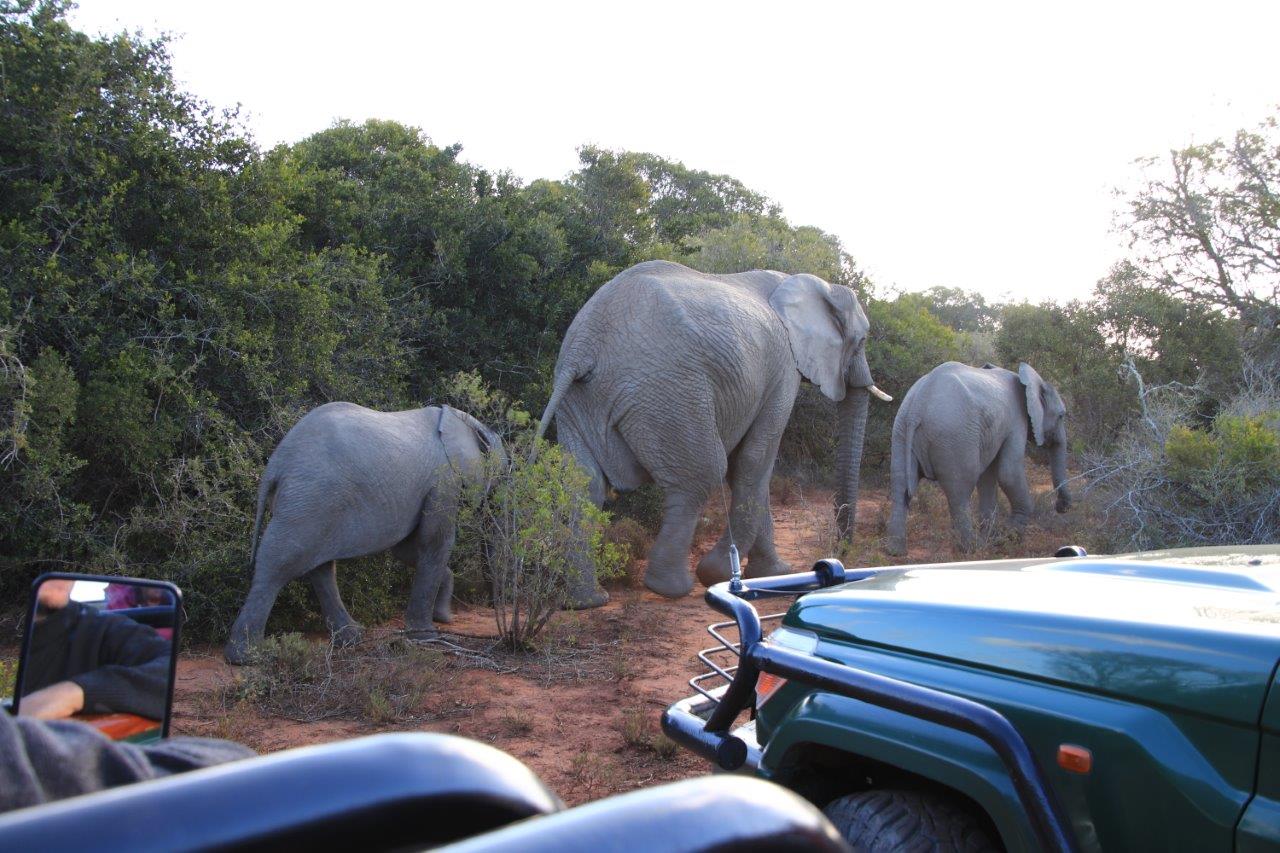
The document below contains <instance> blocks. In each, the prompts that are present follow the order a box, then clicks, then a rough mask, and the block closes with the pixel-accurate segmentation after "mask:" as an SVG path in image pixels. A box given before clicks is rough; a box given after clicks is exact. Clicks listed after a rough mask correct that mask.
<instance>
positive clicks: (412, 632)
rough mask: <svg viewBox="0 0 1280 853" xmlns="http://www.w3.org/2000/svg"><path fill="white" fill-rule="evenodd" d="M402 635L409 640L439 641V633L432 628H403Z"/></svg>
mask: <svg viewBox="0 0 1280 853" xmlns="http://www.w3.org/2000/svg"><path fill="white" fill-rule="evenodd" d="M404 635H405V637H406V638H408V639H410V640H419V641H425V640H438V639H440V632H439V631H437V630H436V629H435V627H434V626H432V627H430V628H405V630H404Z"/></svg>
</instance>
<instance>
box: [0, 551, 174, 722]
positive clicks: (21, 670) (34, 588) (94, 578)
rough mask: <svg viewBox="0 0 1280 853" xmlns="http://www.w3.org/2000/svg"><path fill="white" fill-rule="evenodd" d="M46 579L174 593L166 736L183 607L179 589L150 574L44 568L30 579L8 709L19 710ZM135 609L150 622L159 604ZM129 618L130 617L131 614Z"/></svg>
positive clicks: (13, 711)
mask: <svg viewBox="0 0 1280 853" xmlns="http://www.w3.org/2000/svg"><path fill="white" fill-rule="evenodd" d="M49 580H71V581H89V582H90V583H123V584H131V585H133V586H149V587H153V588H154V587H158V588H160V589H163V590H165V591H166V592H168V593H169V594H170V595H172V596H173V626H172V627H173V646H172V648H171V649H170V651H169V683H168V684H167V685H166V688H165V697H164V720H163V721H162V722H161V727H160V737H168V736H169V721H170V719H171V718H172V717H173V688H174V685H175V684H176V683H177V680H178V649H179V644H180V643H181V642H182V617H183V614H184V613H185V611H184V610H183V609H182V590H180V589H178V587H177V586H176V585H174V584H172V583H170V582H169V581H158V580H151V579H149V578H126V577H120V576H118V575H81V574H75V573H74V572H47V573H45V574H43V575H40V577H38V578H36V579H35V580H34V581H32V582H31V594H30V598H29V600H28V601H27V622H26V626H25V628H24V629H23V632H22V652H21V653H20V655H19V656H18V673H17V677H16V678H15V679H14V684H13V704H12V705H11V706H10V708H9V713H12V714H16V713H18V708H19V706H20V704H21V702H22V682H23V679H24V676H25V675H26V669H27V651H28V646H29V645H30V643H31V633H32V626H33V625H35V618H36V605H37V598H36V595H37V593H38V592H39V591H40V584H42V583H44V582H45V581H49ZM131 609H132V610H135V611H141V612H142V615H143V616H144V618H143V619H140V620H138V621H140V622H142V623H143V624H150V622H149V621H148V618H145V617H148V614H149V612H150V611H153V610H157V609H159V608H154V607H146V608H131ZM110 612H117V613H120V614H122V615H125V616H129V615H130V612H129V610H128V609H125V610H119V611H110ZM131 618H132V617H131Z"/></svg>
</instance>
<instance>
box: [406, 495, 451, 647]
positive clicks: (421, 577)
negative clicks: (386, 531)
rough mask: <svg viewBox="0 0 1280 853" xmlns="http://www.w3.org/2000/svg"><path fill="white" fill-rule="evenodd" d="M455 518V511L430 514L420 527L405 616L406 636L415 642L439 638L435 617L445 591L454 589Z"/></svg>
mask: <svg viewBox="0 0 1280 853" xmlns="http://www.w3.org/2000/svg"><path fill="white" fill-rule="evenodd" d="M454 517H455V514H454V512H452V511H441V510H436V511H428V512H426V513H424V515H423V519H422V523H421V524H420V525H419V527H418V533H417V537H416V540H415V541H416V545H417V560H416V566H415V569H414V573H413V583H412V585H411V586H410V587H409V607H408V608H407V609H406V610H405V614H404V627H405V633H407V634H408V635H409V637H411V638H413V639H415V640H432V639H435V638H436V637H438V636H440V632H439V631H437V630H436V626H435V622H434V621H433V617H434V615H435V613H436V610H437V608H438V607H439V602H440V595H441V593H442V591H443V589H444V588H445V587H446V586H451V585H452V578H450V577H449V554H450V552H452V551H453V540H454V535H455V529H454ZM446 578H449V583H446V580H445V579H446Z"/></svg>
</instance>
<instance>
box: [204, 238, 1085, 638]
mask: <svg viewBox="0 0 1280 853" xmlns="http://www.w3.org/2000/svg"><path fill="white" fill-rule="evenodd" d="M869 331H870V329H869V323H868V320H867V315H866V313H865V312H864V311H863V309H862V306H861V305H860V304H859V302H858V298H857V296H856V295H855V294H854V292H853V290H852V289H850V288H848V287H844V286H842V285H832V284H829V283H827V282H826V281H824V280H822V279H821V278H818V277H817V276H813V275H807V274H800V275H786V274H783V273H779V272H774V271H770V270H756V271H751V272H744V273H737V274H733V275H711V274H707V273H702V272H697V271H695V270H692V269H689V268H687V267H684V266H681V265H680V264H677V263H672V262H669V261H649V262H646V263H642V264H639V265H637V266H634V267H631V268H630V269H628V270H625V271H623V272H622V273H620V274H618V275H617V276H616V277H614V278H613V279H612V280H611V281H609V282H608V283H607V284H605V285H604V286H603V287H601V288H600V289H599V290H598V291H597V292H596V293H595V295H593V296H592V297H591V298H590V299H589V300H588V301H587V303H586V304H585V305H584V306H583V307H582V309H581V310H580V311H579V312H578V314H577V316H576V317H575V318H574V320H573V322H572V324H571V325H570V326H569V329H568V332H567V333H566V335H565V339H564V343H563V345H562V346H561V349H560V356H559V359H558V360H557V362H556V366H555V374H554V381H553V386H552V394H551V399H550V401H549V402H548V404H547V407H546V410H545V412H544V413H543V416H542V419H541V422H540V423H539V425H538V435H539V436H542V435H543V434H544V433H545V432H546V430H547V427H548V426H549V424H550V422H551V421H552V419H553V418H554V420H555V422H556V433H557V440H558V441H559V442H560V444H561V445H563V446H564V447H565V448H566V450H567V451H568V452H569V453H570V454H571V455H572V456H573V457H574V459H575V460H576V461H577V462H578V463H579V464H580V465H582V467H583V468H584V469H585V470H586V472H587V473H588V475H589V476H590V491H591V498H592V500H593V501H594V502H595V503H596V504H597V505H599V504H602V503H603V502H604V500H605V498H606V496H607V494H608V493H609V491H610V490H611V489H612V490H617V491H619V492H625V491H628V490H631V489H634V488H636V487H638V486H640V485H642V484H644V483H650V482H653V483H657V484H658V485H659V486H660V487H661V488H662V492H663V496H664V507H663V518H662V526H661V529H660V532H659V533H658V535H657V537H656V538H655V540H654V543H653V546H652V548H651V549H650V552H649V555H648V567H647V569H646V573H645V577H644V583H645V585H646V586H647V587H649V588H650V589H651V590H653V591H655V592H657V593H660V594H662V595H664V596H668V597H680V596H683V595H686V594H687V593H688V592H689V591H690V590H691V589H692V588H693V577H692V576H691V574H690V572H689V562H688V561H689V551H690V549H691V547H692V544H693V536H694V531H695V527H696V525H697V521H698V518H699V516H700V514H701V511H702V508H703V506H704V505H705V504H706V502H707V501H708V500H709V499H711V498H713V497H715V496H716V495H717V493H718V492H720V491H721V490H722V489H723V488H724V484H725V483H726V482H727V484H728V499H727V502H728V505H729V516H728V525H727V528H726V530H725V531H724V534H723V535H722V536H721V537H720V540H719V541H718V542H717V543H716V545H715V547H714V548H712V549H711V551H710V552H709V553H708V554H707V555H706V556H704V557H703V558H702V559H701V560H700V561H699V563H698V565H697V572H696V574H697V578H698V580H699V581H701V582H702V583H703V584H705V585H708V586H709V585H711V584H714V583H717V582H719V581H723V580H727V579H728V578H729V573H730V555H729V548H730V545H731V544H733V545H736V547H737V548H738V550H739V551H740V553H742V554H744V555H745V556H746V565H745V567H744V570H743V573H744V575H745V576H746V577H748V578H750V577H761V576H765V575H773V574H780V573H784V572H787V571H789V567H788V566H787V564H786V563H785V562H783V561H782V559H781V558H779V556H778V553H777V551H776V549H775V547H774V541H773V521H772V516H771V513H770V509H769V481H770V478H771V476H772V473H773V466H774V461H775V459H776V457H777V452H778V445H779V442H780V441H781V439H782V434H783V431H784V429H785V428H786V425H787V421H788V419H789V418H790V416H791V410H792V407H793V405H794V403H795V398H796V394H797V391H798V389H799V386H800V382H801V380H802V379H806V380H808V381H809V382H810V383H812V384H813V385H815V386H817V387H818V388H819V389H820V390H821V392H822V393H823V394H824V395H825V396H827V397H828V398H830V399H831V400H832V401H834V402H835V403H836V408H837V419H838V430H839V439H838V444H837V451H836V469H837V470H836V472H835V475H836V483H837V487H836V492H835V513H836V520H837V524H838V527H839V530H840V532H841V535H842V536H844V537H849V536H851V535H852V532H853V526H854V516H855V511H856V508H857V502H858V485H859V469H860V466H861V459H862V445H863V439H864V436H865V431H866V422H867V411H868V405H869V404H868V398H869V397H871V396H875V397H877V398H878V399H880V400H884V401H890V400H891V399H892V398H891V397H889V396H888V395H887V394H885V393H884V392H882V391H881V390H880V389H878V388H877V387H876V386H875V383H874V381H873V379H872V376H871V370H870V367H869V365H868V362H867V353H866V346H867V339H868V334H869ZM1065 414H1066V412H1065V407H1064V406H1063V403H1062V399H1061V397H1060V396H1059V395H1058V392H1057V391H1056V390H1055V389H1054V388H1053V387H1052V386H1051V385H1049V384H1048V383H1046V382H1044V381H1043V380H1042V379H1041V378H1040V376H1039V375H1038V374H1037V373H1036V372H1035V371H1034V370H1033V369H1032V368H1031V367H1030V366H1029V365H1027V364H1021V365H1019V368H1018V371H1017V373H1013V372H1011V371H1008V370H1004V369H1001V368H999V367H995V366H994V365H985V366H984V367H982V368H973V367H968V366H966V365H962V364H958V363H956V362H947V363H946V364H942V365H939V366H938V367H937V368H935V369H934V370H932V371H931V372H929V373H928V374H927V375H925V376H924V377H922V378H921V379H920V380H919V381H917V382H916V383H915V384H914V385H913V386H912V387H911V389H910V390H909V391H908V392H907V395H906V397H905V398H904V399H903V401H902V404H901V406H900V408H899V411H898V414H897V417H896V419H895V421H894V426H893V438H892V455H891V480H890V493H891V502H892V514H891V517H890V519H889V524H888V531H887V534H888V535H887V549H888V550H889V552H890V553H893V554H903V553H905V550H906V513H907V506H908V504H909V502H910V500H911V497H912V496H913V495H914V494H915V491H916V488H917V486H918V484H919V481H920V480H921V479H930V480H935V481H937V482H938V484H939V485H940V486H941V488H942V490H943V492H944V493H945V494H946V496H947V500H948V503H949V505H950V509H951V518H952V523H953V526H954V529H955V533H956V536H957V537H958V539H959V542H960V545H961V546H962V547H964V548H970V547H972V544H973V527H972V523H971V521H970V518H969V499H970V495H971V494H972V492H973V490H974V489H975V488H977V489H978V493H979V517H980V521H981V522H982V523H984V524H990V523H991V522H992V521H993V520H994V515H995V509H996V502H995V490H996V487H997V486H999V487H1000V489H1001V490H1002V491H1004V493H1005V495H1006V497H1007V498H1008V500H1009V504H1010V507H1011V509H1012V521H1013V523H1014V524H1015V525H1017V526H1019V527H1020V526H1022V525H1024V524H1025V523H1026V521H1027V519H1028V517H1029V515H1030V512H1031V501H1030V497H1029V491H1028V487H1027V480H1026V473H1025V470H1024V467H1023V456H1024V454H1025V450H1026V443H1027V439H1028V436H1031V437H1033V438H1034V440H1035V442H1036V444H1037V445H1043V446H1047V447H1049V448H1050V452H1051V459H1052V470H1053V482H1054V486H1055V488H1056V489H1057V493H1058V503H1057V508H1058V511H1059V512H1062V511H1065V510H1066V508H1067V506H1068V505H1069V502H1070V498H1069V495H1068V492H1067V487H1066V426H1065ZM504 453H505V451H504V448H503V445H502V441H501V440H500V438H499V437H498V436H497V435H495V434H494V433H493V432H492V431H491V430H490V429H489V428H488V427H486V426H485V425H484V424H482V423H480V422H479V421H477V420H476V419H474V418H472V417H471V416H470V415H468V414H466V413H464V412H460V411H458V410H456V409H452V408H449V407H435V406H430V407H427V408H423V409H415V410H410V411H403V412H375V411H372V410H370V409H365V408H363V407H361V406H356V405H353V404H350V403H329V404H327V405H324V406H321V407H319V408H317V409H315V410H313V411H312V412H310V413H308V414H307V415H306V416H305V417H304V418H302V420H300V421H299V422H298V423H297V424H296V425H295V426H294V427H293V429H291V430H290V431H289V432H288V434H286V435H285V437H284V438H283V439H282V440H281V442H280V445H279V446H278V447H277V448H276V450H275V452H274V453H272V455H271V458H270V460H269V461H268V462H267V467H266V471H265V472H264V474H263V478H262V483H261V486H260V488H259V490H258V506H257V514H256V519H255V524H254V537H253V539H254V547H253V557H252V559H253V569H254V571H253V581H252V585H251V588H250V590H249V594H248V597H247V599H246V601H245V603H244V605H243V607H242V608H241V610H240V614H239V616H238V617H237V619H236V621H235V624H234V626H233V627H232V629H231V636H230V639H229V641H228V644H227V647H226V657H227V659H228V660H229V661H231V662H232V663H242V662H244V660H245V658H246V655H247V651H248V649H249V647H250V645H251V644H253V643H254V642H256V641H258V640H260V639H261V638H262V635H263V630H264V627H265V625H266V621H267V616H268V614H269V613H270V610H271V608H272V605H273V604H274V602H275V599H276V596H277V594H278V593H279V592H280V590H281V589H282V588H283V587H284V585H285V584H286V583H288V582H289V581H290V580H293V579H295V578H299V577H302V576H304V575H305V576H306V577H307V578H308V579H309V580H310V582H311V584H312V587H313V589H314V590H315V593H316V596H317V598H318V599H319V601H320V605H321V608H322V611H323V613H324V617H325V620H326V622H327V623H328V625H329V628H330V630H331V631H333V632H334V634H335V636H336V637H337V638H338V639H354V638H355V637H356V636H358V633H359V627H358V626H357V625H356V623H355V622H354V620H353V619H352V618H351V616H350V615H349V614H348V613H347V611H346V608H345V607H344V606H343V603H342V600H341V598H340V597H339V594H338V589H337V584H336V577H335V572H336V561H337V560H341V559H348V558H352V557H358V556H363V555H367V554H373V553H378V552H381V551H387V550H390V551H391V552H392V553H393V554H394V555H395V556H396V557H397V558H398V559H400V560H402V561H404V562H405V563H407V564H408V565H409V566H410V567H412V568H413V569H414V571H415V573H414V577H413V583H412V587H411V590H410V594H409V604H408V609H407V611H406V616H405V625H406V628H407V630H408V631H409V632H410V634H411V635H414V636H418V637H430V636H433V635H434V633H435V627H434V622H448V621H449V619H450V609H449V602H450V597H451V592H452V576H451V574H450V572H449V568H448V563H449V552H450V549H451V548H452V545H453V539H454V520H455V514H456V511H457V504H458V501H459V496H460V493H461V489H462V487H463V485H464V484H465V483H466V482H467V481H468V480H469V479H471V478H474V477H477V476H479V475H480V472H481V471H482V470H483V468H484V465H483V462H484V460H485V457H486V456H492V455H497V456H498V457H499V458H500V459H505V456H504ZM268 509H269V510H270V512H271V519H270V522H269V523H268V525H267V527H266V530H265V531H264V532H263V533H262V536H261V541H259V538H258V534H259V530H260V527H261V523H262V519H263V516H264V513H265V512H266V511H267V510H268ZM573 597H574V601H573V606H575V607H580V608H585V607H595V606H598V605H601V604H603V603H604V602H605V601H607V600H608V595H607V593H605V591H604V590H603V589H601V588H600V587H599V585H598V584H597V583H596V582H595V578H594V577H583V578H580V582H579V583H578V585H577V587H576V589H575V591H574V596H573Z"/></svg>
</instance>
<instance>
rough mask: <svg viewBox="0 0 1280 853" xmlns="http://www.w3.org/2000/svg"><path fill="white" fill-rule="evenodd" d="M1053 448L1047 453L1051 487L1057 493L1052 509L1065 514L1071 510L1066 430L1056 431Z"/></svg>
mask: <svg viewBox="0 0 1280 853" xmlns="http://www.w3.org/2000/svg"><path fill="white" fill-rule="evenodd" d="M1058 433H1059V434H1058V435H1057V436H1056V439H1055V442H1054V446H1053V448H1052V449H1051V450H1050V451H1049V454H1050V456H1049V465H1050V469H1051V470H1052V472H1053V487H1054V488H1055V489H1057V491H1058V500H1057V503H1056V505H1055V506H1054V509H1056V510H1057V511H1058V512H1066V511H1067V510H1068V509H1070V508H1071V492H1070V491H1068V490H1067V435H1066V430H1062V429H1060V430H1058Z"/></svg>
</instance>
